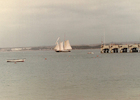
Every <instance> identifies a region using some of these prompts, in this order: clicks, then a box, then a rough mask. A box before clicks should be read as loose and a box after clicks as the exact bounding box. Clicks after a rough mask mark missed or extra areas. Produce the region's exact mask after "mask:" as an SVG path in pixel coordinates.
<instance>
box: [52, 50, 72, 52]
mask: <svg viewBox="0 0 140 100" xmlns="http://www.w3.org/2000/svg"><path fill="white" fill-rule="evenodd" d="M55 52H71V51H70V50H61V51H55Z"/></svg>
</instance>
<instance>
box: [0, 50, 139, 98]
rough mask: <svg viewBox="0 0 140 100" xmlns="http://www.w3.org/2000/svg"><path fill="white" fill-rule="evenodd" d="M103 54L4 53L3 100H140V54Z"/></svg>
mask: <svg viewBox="0 0 140 100" xmlns="http://www.w3.org/2000/svg"><path fill="white" fill-rule="evenodd" d="M89 51H93V52H94V54H93V55H92V54H87V53H88V52H89ZM99 52H100V51H99V50H73V51H72V52H71V53H55V52H54V51H26V52H0V62H1V64H0V100H140V53H125V54H120V53H119V54H100V53H99ZM97 55H98V56H99V57H97ZM12 58H13V59H15V58H26V61H25V62H23V63H16V64H15V63H7V62H6V59H12ZM45 58H47V60H45Z"/></svg>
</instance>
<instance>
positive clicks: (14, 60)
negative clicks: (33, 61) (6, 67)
mask: <svg viewBox="0 0 140 100" xmlns="http://www.w3.org/2000/svg"><path fill="white" fill-rule="evenodd" d="M24 61H25V59H8V60H7V62H24Z"/></svg>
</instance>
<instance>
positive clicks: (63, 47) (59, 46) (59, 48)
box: [54, 38, 72, 52]
mask: <svg viewBox="0 0 140 100" xmlns="http://www.w3.org/2000/svg"><path fill="white" fill-rule="evenodd" d="M58 40H59V38H58V39H57V41H56V46H55V48H54V50H55V51H56V52H71V50H72V47H71V45H70V42H69V40H66V41H65V42H64V44H63V42H60V43H59V42H58Z"/></svg>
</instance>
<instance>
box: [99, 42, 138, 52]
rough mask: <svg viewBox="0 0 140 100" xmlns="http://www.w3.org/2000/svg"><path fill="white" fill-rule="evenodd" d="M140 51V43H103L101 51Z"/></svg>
mask: <svg viewBox="0 0 140 100" xmlns="http://www.w3.org/2000/svg"><path fill="white" fill-rule="evenodd" d="M139 51H140V44H129V45H127V44H126V45H118V44H110V45H101V53H128V52H129V53H133V52H139Z"/></svg>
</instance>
